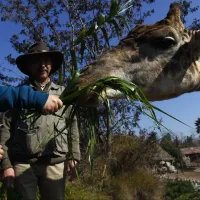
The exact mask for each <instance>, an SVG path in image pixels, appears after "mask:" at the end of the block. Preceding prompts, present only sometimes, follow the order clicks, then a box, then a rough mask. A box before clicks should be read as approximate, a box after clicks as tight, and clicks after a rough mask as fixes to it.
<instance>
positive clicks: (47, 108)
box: [42, 95, 63, 115]
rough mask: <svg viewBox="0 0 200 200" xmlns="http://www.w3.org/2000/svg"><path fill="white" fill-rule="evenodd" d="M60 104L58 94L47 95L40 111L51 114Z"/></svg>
mask: <svg viewBox="0 0 200 200" xmlns="http://www.w3.org/2000/svg"><path fill="white" fill-rule="evenodd" d="M62 106H63V102H62V101H61V100H60V99H59V97H58V96H55V95H49V97H48V99H47V101H46V103H45V105H44V107H43V109H42V113H43V114H45V115H48V114H52V113H54V112H56V111H57V110H58V109H59V108H61V107H62Z"/></svg>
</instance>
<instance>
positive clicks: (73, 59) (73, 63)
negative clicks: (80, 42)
mask: <svg viewBox="0 0 200 200" xmlns="http://www.w3.org/2000/svg"><path fill="white" fill-rule="evenodd" d="M70 54H71V58H72V65H73V66H74V70H78V67H77V59H76V52H75V51H74V50H71V51H70Z"/></svg>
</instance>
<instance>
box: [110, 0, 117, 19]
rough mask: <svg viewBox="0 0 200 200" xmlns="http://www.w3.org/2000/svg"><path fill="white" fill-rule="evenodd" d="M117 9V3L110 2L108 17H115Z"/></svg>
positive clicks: (113, 0)
mask: <svg viewBox="0 0 200 200" xmlns="http://www.w3.org/2000/svg"><path fill="white" fill-rule="evenodd" d="M118 9H119V6H118V3H117V2H116V1H115V0H112V1H111V6H110V15H109V17H110V18H112V17H114V16H115V15H117V13H118Z"/></svg>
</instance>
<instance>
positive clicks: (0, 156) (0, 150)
mask: <svg viewBox="0 0 200 200" xmlns="http://www.w3.org/2000/svg"><path fill="white" fill-rule="evenodd" d="M2 157H3V149H2V146H1V145H0V160H1V159H2Z"/></svg>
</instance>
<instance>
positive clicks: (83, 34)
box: [74, 26, 87, 45]
mask: <svg viewBox="0 0 200 200" xmlns="http://www.w3.org/2000/svg"><path fill="white" fill-rule="evenodd" d="M86 32H87V27H86V26H84V27H83V29H82V30H81V32H80V34H79V35H78V37H77V38H76V40H75V42H74V43H75V45H77V44H79V43H81V42H82V41H83V39H84V38H85V36H86Z"/></svg>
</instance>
